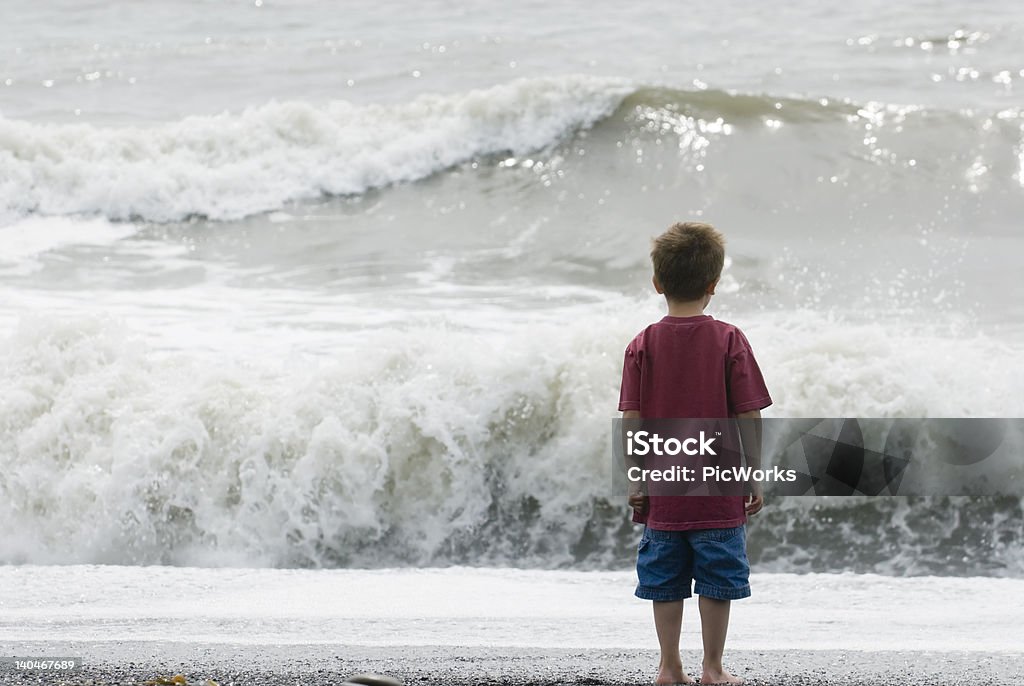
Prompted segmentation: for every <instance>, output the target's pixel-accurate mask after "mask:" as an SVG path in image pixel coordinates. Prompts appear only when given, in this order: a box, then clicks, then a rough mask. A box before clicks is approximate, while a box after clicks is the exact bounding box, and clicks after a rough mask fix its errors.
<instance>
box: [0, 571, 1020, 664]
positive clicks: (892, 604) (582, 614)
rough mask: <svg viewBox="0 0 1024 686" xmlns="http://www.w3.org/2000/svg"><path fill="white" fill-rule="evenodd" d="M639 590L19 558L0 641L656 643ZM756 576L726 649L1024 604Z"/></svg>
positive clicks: (864, 637)
mask: <svg viewBox="0 0 1024 686" xmlns="http://www.w3.org/2000/svg"><path fill="white" fill-rule="evenodd" d="M635 584H636V577H635V575H634V574H632V573H630V572H544V571H536V570H533V571H522V570H509V569H467V568H450V569H423V570H395V569H382V570H375V571H373V572H365V571H356V570H330V571H328V570H317V571H312V570H271V569H240V570H210V569H190V568H163V567H102V566H101V567H81V566H74V567H31V566H30V567H19V568H10V567H8V568H0V587H2V588H4V589H7V590H6V592H5V594H4V595H3V596H0V600H2V602H3V604H4V614H3V618H2V619H0V641H93V640H99V641H119V640H126V641H175V640H181V641H185V642H190V643H196V644H209V643H226V644H236V645H242V646H247V645H258V644H261V643H264V644H268V643H271V644H337V645H347V646H402V645H441V646H460V647H464V646H503V647H543V648H552V649H561V648H616V649H639V648H650V647H651V646H652V645H653V643H652V642H653V641H654V635H653V634H654V629H653V627H652V626H651V618H650V611H651V608H650V603H649V602H646V601H641V600H638V599H636V598H635V597H633V596H632V589H633V588H634V587H635ZM751 584H752V587H753V593H754V595H753V596H752V597H751V598H749V599H745V600H743V601H739V602H735V603H733V608H732V617H731V620H732V621H731V626H730V627H729V647H730V648H731V649H735V650H744V649H749V650H783V649H799V650H872V651H879V650H881V651H887V650H931V651H956V652H960V651H985V652H998V651H1013V652H1018V653H1019V651H1020V642H1019V640H1017V637H1016V634H1017V631H1016V626H1015V623H1014V619H1015V617H1014V616H1013V613H1009V612H1007V611H1006V608H1007V607H1008V606H1012V605H1014V604H1019V603H1020V602H1021V601H1024V582H1022V581H1021V580H1019V579H977V578H972V579H954V578H942V577H918V578H914V579H894V578H891V577H884V576H876V575H870V574H869V575H854V574H807V575H794V574H757V575H754V576H753V577H752V579H751ZM936 598H942V599H943V600H942V602H941V603H936V602H935V599H936ZM950 617H955V618H956V622H955V630H951V626H950V623H949V618H950ZM684 619H685V621H684V623H683V636H682V645H683V647H684V648H685V649H695V648H698V647H699V645H700V624H699V620H698V619H697V615H696V612H693V613H692V614H689V615H688V616H687V617H686V618H684ZM780 626H784V627H786V630H785V631H779V630H778V628H779V627H780Z"/></svg>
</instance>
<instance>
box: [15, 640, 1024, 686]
mask: <svg viewBox="0 0 1024 686" xmlns="http://www.w3.org/2000/svg"><path fill="white" fill-rule="evenodd" d="M682 652H683V659H684V662H685V664H686V667H687V669H688V670H689V673H690V675H691V676H694V677H695V676H697V675H699V674H697V675H695V674H694V670H696V669H699V664H700V652H699V651H697V650H683V651H682ZM0 655H2V656H11V655H18V656H37V657H42V656H47V657H57V656H67V657H72V656H74V657H80V658H82V660H83V665H82V667H81V668H80V669H78V670H77V671H75V672H71V673H65V674H61V675H57V674H52V675H51V674H45V673H41V672H39V671H33V672H14V671H13V670H11V669H10V668H9V667H4V668H3V669H4V671H0V683H3V684H29V683H32V684H65V685H68V686H71V685H79V684H83V685H84V684H92V685H93V686H99V685H101V684H143V683H144V682H146V681H148V680H152V679H156V678H158V677H172V676H174V675H176V674H183V675H184V676H185V677H186V678H187V683H188V684H190V685H191V684H206V680H207V679H213V680H214V681H216V682H217V683H218V684H219V685H220V686H227V685H229V684H233V685H237V686H242V685H248V684H266V685H269V686H283V685H284V684H302V686H319V685H321V684H323V685H327V684H339V683H341V682H342V681H344V679H345V678H346V677H348V676H350V675H353V674H357V673H361V672H371V673H377V674H382V675H386V676H391V677H394V678H397V679H399V680H401V681H403V682H404V683H405V684H407V685H409V684H414V683H415V684H423V685H424V686H433V685H434V684H438V685H442V684H443V685H445V686H477V685H500V686H548V685H554V684H575V685H579V686H604V685H607V686H620V685H625V684H630V685H634V684H641V685H642V684H649V683H651V681H652V679H653V675H654V670H655V667H656V665H657V661H658V653H657V651H656V650H653V649H650V650H607V649H602V650H594V649H579V650H574V649H545V648H500V647H488V648H481V647H453V646H386V647H385V646H376V647H373V646H371V647H367V646H347V645H343V644H296V645H282V644H246V645H239V644H235V643H218V644H211V643H193V642H189V641H174V640H167V641H22V642H10V641H8V642H4V643H2V644H0ZM726 667H727V668H728V669H730V670H731V671H732V672H733V673H734V674H736V675H737V676H741V677H744V678H745V679H747V682H748V683H749V684H751V686H756V685H758V684H799V685H803V684H824V685H827V686H859V685H861V684H864V685H866V684H873V685H876V686H877V685H879V684H882V685H887V684H894V685H895V684H909V683H914V684H935V685H936V686H938V685H939V684H942V685H943V686H948V685H950V684H968V683H970V684H996V685H1001V684H1016V683H1021V682H1024V659H1022V654H1021V653H1015V652H973V651H971V652H968V651H963V652H938V651H936V652H931V651H914V650H898V651H840V650H761V651H759V650H727V652H726Z"/></svg>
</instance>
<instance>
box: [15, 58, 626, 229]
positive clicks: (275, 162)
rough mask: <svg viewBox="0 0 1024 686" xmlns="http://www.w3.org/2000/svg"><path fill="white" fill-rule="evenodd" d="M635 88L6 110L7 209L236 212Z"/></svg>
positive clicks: (377, 179)
mask: <svg viewBox="0 0 1024 686" xmlns="http://www.w3.org/2000/svg"><path fill="white" fill-rule="evenodd" d="M630 91H631V88H630V87H629V86H627V85H626V82H625V81H623V80H621V79H608V78H595V77H587V76H565V77H552V78H536V79H518V80H515V81H511V82H509V83H506V84H502V85H498V86H494V87H492V88H487V89H482V90H474V91H470V92H467V93H457V94H453V95H434V94H428V95H422V96H420V97H418V98H416V99H415V100H413V101H411V102H409V103H404V104H398V105H361V106H360V105H353V104H351V103H348V102H345V101H337V102H331V103H329V104H327V105H324V106H316V105H312V104H309V103H305V102H272V103H269V104H266V105H263V106H261V107H256V108H251V109H247V110H245V111H243V112H242V113H240V114H227V113H225V114H220V115H215V116H194V117H188V118H186V119H183V120H181V121H178V122H171V123H167V124H162V125H158V126H154V127H151V128H140V127H99V126H92V125H89V124H36V123H30V122H24V121H16V120H10V119H4V118H2V117H0V169H2V170H3V178H4V180H3V181H2V182H0V216H7V217H12V216H13V217H16V216H21V215H24V214H26V213H39V214H97V213H98V214H102V215H104V216H106V217H108V218H111V219H145V220H151V221H171V220H176V219H181V218H184V217H188V216H191V215H201V216H204V217H208V218H211V219H218V220H223V219H234V218H239V217H244V216H246V215H250V214H254V213H258V212H262V211H266V210H272V209H277V208H280V207H281V206H283V205H284V204H285V203H287V202H288V201H292V200H297V199H302V198H310V197H317V196H319V195H323V194H328V195H343V194H351V193H361V192H363V191H366V190H367V189H370V188H378V187H382V186H386V185H388V184H393V183H398V182H402V181H411V180H416V179H421V178H423V177H426V176H429V175H430V174H432V173H434V172H437V171H439V170H442V169H445V168H448V167H450V166H452V165H454V164H457V163H459V162H462V161H465V160H469V159H471V158H473V157H476V156H481V155H487V154H491V153H497V152H502V151H508V152H511V153H513V154H519V153H522V152H526V151H531V150H537V149H540V148H544V147H545V146H548V145H551V144H552V143H555V142H557V141H559V140H561V139H562V138H564V137H565V136H566V135H568V134H569V133H571V132H572V131H574V130H577V129H579V128H581V127H586V126H589V125H591V124H592V123H593V122H595V121H598V120H600V119H601V118H603V117H605V116H607V115H608V114H609V113H610V112H612V111H613V110H614V109H615V107H616V106H617V105H618V103H619V101H620V100H621V99H622V98H623V97H624V96H625V95H626V94H628V93H629V92H630Z"/></svg>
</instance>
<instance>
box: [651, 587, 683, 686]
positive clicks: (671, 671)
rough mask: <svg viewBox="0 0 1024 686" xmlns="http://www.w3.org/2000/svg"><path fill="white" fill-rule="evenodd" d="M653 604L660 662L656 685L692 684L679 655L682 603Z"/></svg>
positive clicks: (655, 680)
mask: <svg viewBox="0 0 1024 686" xmlns="http://www.w3.org/2000/svg"><path fill="white" fill-rule="evenodd" d="M653 602H654V629H655V630H656V631H657V632H658V645H660V646H661V660H660V661H659V662H658V676H657V677H656V678H655V679H654V683H656V684H692V683H693V679H691V678H690V677H689V675H688V674H687V673H686V672H684V671H683V659H682V657H680V655H679V633H680V632H681V631H682V628H683V601H682V600H673V601H669V602H660V601H657V600H655V601H653Z"/></svg>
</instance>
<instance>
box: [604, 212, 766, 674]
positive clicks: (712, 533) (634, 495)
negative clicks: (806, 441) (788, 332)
mask: <svg viewBox="0 0 1024 686" xmlns="http://www.w3.org/2000/svg"><path fill="white" fill-rule="evenodd" d="M651 261H652V262H653V266H654V278H653V282H654V289H655V290H656V291H657V292H658V293H660V294H664V296H665V300H666V301H667V303H668V316H666V317H664V318H663V319H661V321H658V322H656V323H654V324H651V325H650V326H648V327H647V328H646V329H644V330H643V331H641V332H640V333H639V334H637V335H636V337H635V338H634V339H633V340H632V341H631V342H630V343H629V345H628V346H627V347H626V356H625V362H624V365H623V370H622V388H621V393H620V396H619V409H620V410H622V411H623V419H640V418H644V419H647V418H688V419H689V418H692V419H697V418H732V417H735V418H740V419H755V420H756V419H759V418H760V416H761V413H760V410H762V409H763V408H765V407H768V406H769V405H771V403H772V400H771V398H770V397H769V395H768V389H767V388H765V384H764V379H763V378H762V376H761V370H760V369H759V368H758V366H757V362H756V361H755V360H754V354H753V352H752V351H751V349H750V344H749V343H748V342H747V339H746V337H745V336H744V335H743V333H742V332H741V331H740V330H739V329H738V328H736V327H735V326H732V325H731V324H726V323H725V322H720V321H716V320H715V319H713V318H711V317H710V316H708V315H705V314H704V308H706V307H707V305H708V302H709V301H710V300H711V296H712V295H714V294H715V286H716V285H717V284H718V280H719V277H720V276H721V274H722V267H723V265H724V263H725V243H724V239H723V238H722V235H721V234H720V233H718V231H716V230H715V229H714V227H712V226H710V225H709V224H703V223H698V222H686V223H678V224H674V225H673V226H672V227H670V228H669V229H668V231H666V232H665V233H663V234H662V235H661V236H659V237H658V238H656V239H655V240H654V247H653V250H652V251H651ZM740 437H741V439H742V442H743V448H744V451H745V453H746V455H747V458H748V460H749V461H750V462H755V461H757V462H759V461H760V427H759V425H758V424H757V422H756V421H755V422H749V421H743V422H740ZM755 466H756V464H755ZM752 488H753V495H750V496H746V497H744V496H742V495H735V496H734V495H715V496H682V495H680V496H670V495H661V496H659V495H650V496H648V495H647V494H646V493H645V492H644V491H643V489H642V488H640V487H633V488H631V490H630V495H629V504H630V506H631V507H632V508H633V521H634V522H638V523H643V524H644V525H645V526H644V533H643V537H642V538H641V540H640V544H639V546H638V548H637V562H636V567H637V576H638V578H639V582H640V583H639V585H638V586H637V588H636V595H637V597H640V598H644V599H646V600H651V601H653V603H654V626H655V629H656V631H657V634H658V643H659V644H660V646H661V661H660V663H659V665H658V675H657V677H656V679H655V684H679V683H686V684H690V683H693V679H691V678H690V677H689V676H688V675H687V674H686V672H685V671H683V666H682V659H681V657H680V655H679V633H680V630H681V627H682V619H683V599H684V598H689V597H690V595H691V589H690V583H691V581H692V580H695V581H696V586H695V587H694V589H693V590H694V591H695V592H696V593H697V594H698V595H699V596H700V601H699V604H698V607H699V609H700V620H701V635H702V637H703V643H704V660H703V670H702V674H701V679H700V681H701V684H718V683H728V684H739V683H743V680H742V679H740V678H738V677H735V676H733V675H732V674H730V673H729V672H727V671H726V670H725V668H724V667H723V666H722V651H723V650H724V648H725V637H726V633H727V631H728V628H729V605H730V601H731V600H734V599H739V598H746V597H748V596H749V595H750V586H749V582H748V578H749V573H750V567H749V564H748V562H747V554H746V533H745V529H744V526H743V525H744V523H745V522H746V518H747V515H754V514H756V513H757V512H758V511H760V509H761V507H762V505H763V499H762V496H761V490H760V487H759V485H758V484H754V485H753V487H752Z"/></svg>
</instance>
